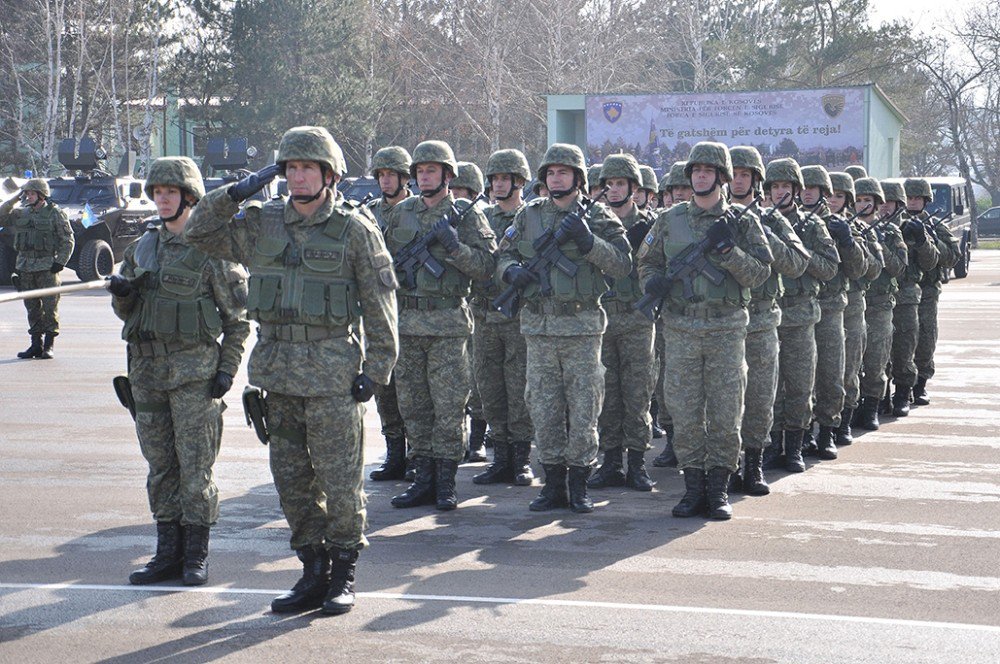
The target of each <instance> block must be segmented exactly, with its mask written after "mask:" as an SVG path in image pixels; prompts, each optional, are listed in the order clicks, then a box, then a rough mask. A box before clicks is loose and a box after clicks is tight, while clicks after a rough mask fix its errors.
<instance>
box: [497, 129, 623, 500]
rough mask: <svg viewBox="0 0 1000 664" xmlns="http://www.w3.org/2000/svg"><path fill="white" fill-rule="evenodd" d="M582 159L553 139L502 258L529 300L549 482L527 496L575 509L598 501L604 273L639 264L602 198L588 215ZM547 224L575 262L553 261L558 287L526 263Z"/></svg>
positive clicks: (532, 382) (530, 385)
mask: <svg viewBox="0 0 1000 664" xmlns="http://www.w3.org/2000/svg"><path fill="white" fill-rule="evenodd" d="M584 168H585V167H584V161H583V153H582V151H581V150H580V148H578V147H576V146H575V145H568V144H563V143H555V144H553V145H551V146H550V147H549V149H548V150H547V151H546V152H545V156H544V158H543V159H542V163H541V165H540V166H539V167H538V173H537V176H538V179H539V180H542V181H544V182H545V185H546V187H547V188H548V190H549V197H548V198H539V199H535V200H533V201H531V202H530V203H528V204H527V205H526V206H525V207H524V208H523V209H522V210H521V211H520V212H518V213H517V215H516V216H515V217H514V222H513V224H512V225H511V229H508V231H507V233H505V235H504V249H503V250H502V251H501V253H500V259H499V261H498V264H497V272H496V278H497V280H498V281H500V280H502V281H503V282H504V283H506V284H510V285H513V286H515V287H516V288H518V289H519V290H520V291H521V301H522V302H524V306H523V308H522V310H521V332H522V333H523V334H524V335H525V341H526V343H527V349H528V367H527V389H526V391H525V401H526V402H527V404H528V410H529V412H530V413H531V421H532V423H533V424H534V425H535V437H536V441H537V444H538V454H539V456H540V457H541V460H542V466H543V467H544V469H545V487H544V488H543V489H542V492H541V495H539V496H538V498H536V499H535V500H534V501H533V502H532V503H531V505H530V506H529V509H531V510H532V511H536V512H541V511H546V510H551V509H555V508H559V507H566V506H567V504H568V505H569V507H570V509H572V510H573V511H574V512H578V513H586V512H591V511H593V509H594V507H593V503H592V502H591V500H590V499H589V498H588V496H587V479H588V477H589V476H590V468H591V465H592V464H593V463H594V459H595V457H596V456H597V449H598V442H597V421H598V416H599V415H600V411H601V401H602V399H603V398H604V366H603V365H602V364H601V336H602V334H603V333H604V329H605V327H606V326H607V316H606V315H605V313H604V310H603V309H602V308H601V304H600V298H601V296H602V295H603V294H604V293H605V292H606V291H607V290H608V285H607V281H606V280H605V278H606V277H611V278H612V279H623V278H625V277H626V276H628V274H629V272H631V270H632V259H631V256H630V254H631V251H630V247H629V245H628V240H627V239H626V238H625V229H624V228H623V227H622V225H621V222H619V221H618V219H617V218H616V217H614V216H613V215H612V214H611V213H610V212H608V210H607V208H605V207H604V206H602V205H600V204H597V205H595V206H594V207H593V208H592V209H591V211H590V214H589V215H588V216H587V218H586V219H583V218H582V217H581V214H580V206H581V205H582V204H583V200H582V193H583V192H584V191H587V174H586V172H585V171H584ZM549 231H551V232H552V233H553V234H556V233H557V234H558V235H559V236H560V237H564V238H566V240H565V242H564V243H563V244H561V246H560V249H561V251H562V253H563V254H564V255H565V257H566V258H567V259H569V260H571V261H573V262H574V263H576V265H577V267H578V271H577V273H576V276H575V277H569V276H567V275H566V274H565V273H563V272H561V271H559V270H558V269H556V268H554V267H553V268H550V269H549V271H548V275H547V277H548V281H549V284H551V289H550V292H546V293H543V292H542V291H541V289H540V288H539V276H538V275H536V274H534V273H533V272H532V271H530V270H528V269H527V268H526V267H524V265H523V263H527V262H529V261H530V260H531V259H532V257H533V256H534V255H535V247H534V243H535V242H536V241H537V240H538V239H539V238H540V237H542V236H543V235H545V234H546V233H547V232H549ZM567 476H568V477H567ZM567 484H568V495H567Z"/></svg>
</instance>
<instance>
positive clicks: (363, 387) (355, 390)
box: [351, 373, 375, 403]
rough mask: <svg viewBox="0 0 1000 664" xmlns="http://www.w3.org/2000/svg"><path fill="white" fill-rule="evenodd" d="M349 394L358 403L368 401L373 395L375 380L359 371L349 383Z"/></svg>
mask: <svg viewBox="0 0 1000 664" xmlns="http://www.w3.org/2000/svg"><path fill="white" fill-rule="evenodd" d="M351 396H352V397H354V400H355V401H357V402H358V403H364V402H365V401H368V400H369V399H371V398H372V397H373V396H375V381H373V380H372V379H371V378H369V377H368V376H366V375H365V374H364V373H359V374H358V375H357V377H356V378H355V379H354V381H353V382H352V383H351Z"/></svg>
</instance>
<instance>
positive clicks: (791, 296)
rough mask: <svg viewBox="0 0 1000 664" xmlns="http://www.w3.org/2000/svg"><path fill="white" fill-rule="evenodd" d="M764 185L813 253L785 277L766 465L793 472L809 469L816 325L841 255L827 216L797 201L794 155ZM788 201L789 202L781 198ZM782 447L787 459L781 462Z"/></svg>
mask: <svg viewBox="0 0 1000 664" xmlns="http://www.w3.org/2000/svg"><path fill="white" fill-rule="evenodd" d="M764 188H765V189H767V190H769V191H770V194H771V200H772V201H774V202H775V204H776V205H778V208H779V210H780V211H781V214H782V215H784V217H785V218H786V219H788V222H789V223H790V224H791V225H792V228H793V229H794V230H795V233H796V235H798V236H799V239H800V240H802V244H803V246H805V248H806V250H808V251H809V254H810V256H809V265H808V266H807V267H806V271H805V272H804V273H803V274H802V276H800V277H798V278H792V277H787V278H783V279H782V287H783V290H784V292H783V293H782V296H781V298H780V299H779V300H778V306H779V307H781V324H780V325H779V326H778V339H779V342H780V346H779V353H778V373H779V377H778V391H777V394H776V395H775V399H774V424H773V428H772V430H771V444H770V445H768V446H767V448H766V449H765V450H764V469H765V470H767V469H770V468H778V467H780V466H781V465H784V467H785V468H786V469H787V470H788V472H792V473H801V472H802V471H804V470H805V469H806V466H805V462H804V461H803V459H802V444H803V438H804V437H805V436H807V435H808V431H807V429H808V428H809V426H810V425H811V423H812V393H813V384H814V382H815V380H816V337H815V331H814V329H815V326H816V323H818V322H819V320H820V307H819V304H818V303H817V301H816V298H817V296H818V295H819V292H820V284H821V283H822V282H824V281H827V280H829V279H832V278H833V277H834V275H836V274H837V266H838V265H839V263H840V255H839V254H838V253H837V247H836V246H835V245H834V243H833V239H832V238H831V237H830V233H829V231H828V230H827V228H826V224H825V223H823V220H822V219H820V218H819V217H817V216H816V215H815V214H811V213H808V212H805V211H803V210H801V209H800V208H799V207H798V205H797V204H796V202H795V200H796V198H798V196H799V194H800V193H801V192H802V188H803V182H802V171H801V170H800V169H799V165H798V163H797V162H796V161H795V160H794V159H775V160H774V161H772V162H771V163H769V164H768V165H767V169H766V170H765V177H764ZM782 201H784V202H782ZM782 450H784V454H785V457H784V462H783V463H782V459H781V456H782Z"/></svg>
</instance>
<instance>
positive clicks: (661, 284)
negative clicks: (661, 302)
mask: <svg viewBox="0 0 1000 664" xmlns="http://www.w3.org/2000/svg"><path fill="white" fill-rule="evenodd" d="M643 292H644V293H646V294H647V295H656V296H658V297H666V296H667V293H669V292H670V280H669V279H667V278H666V277H664V276H663V275H662V274H657V275H655V276H652V277H650V278H649V280H648V281H647V282H646V285H645V286H644V287H643Z"/></svg>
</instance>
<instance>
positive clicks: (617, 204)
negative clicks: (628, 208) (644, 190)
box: [605, 180, 634, 209]
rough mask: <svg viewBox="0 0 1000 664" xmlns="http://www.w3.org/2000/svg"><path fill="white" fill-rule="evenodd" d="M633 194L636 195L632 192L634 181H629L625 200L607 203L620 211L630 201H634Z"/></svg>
mask: <svg viewBox="0 0 1000 664" xmlns="http://www.w3.org/2000/svg"><path fill="white" fill-rule="evenodd" d="M633 194H634V192H633V191H632V181H631V180H629V181H628V193H627V194H625V198H623V199H621V200H620V201H617V202H612V201H607V203H608V205H610V206H611V207H613V208H615V209H618V208H620V207H624V206H625V204H626V203H628V202H629V201H631V200H632V196H633ZM605 200H607V197H605Z"/></svg>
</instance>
